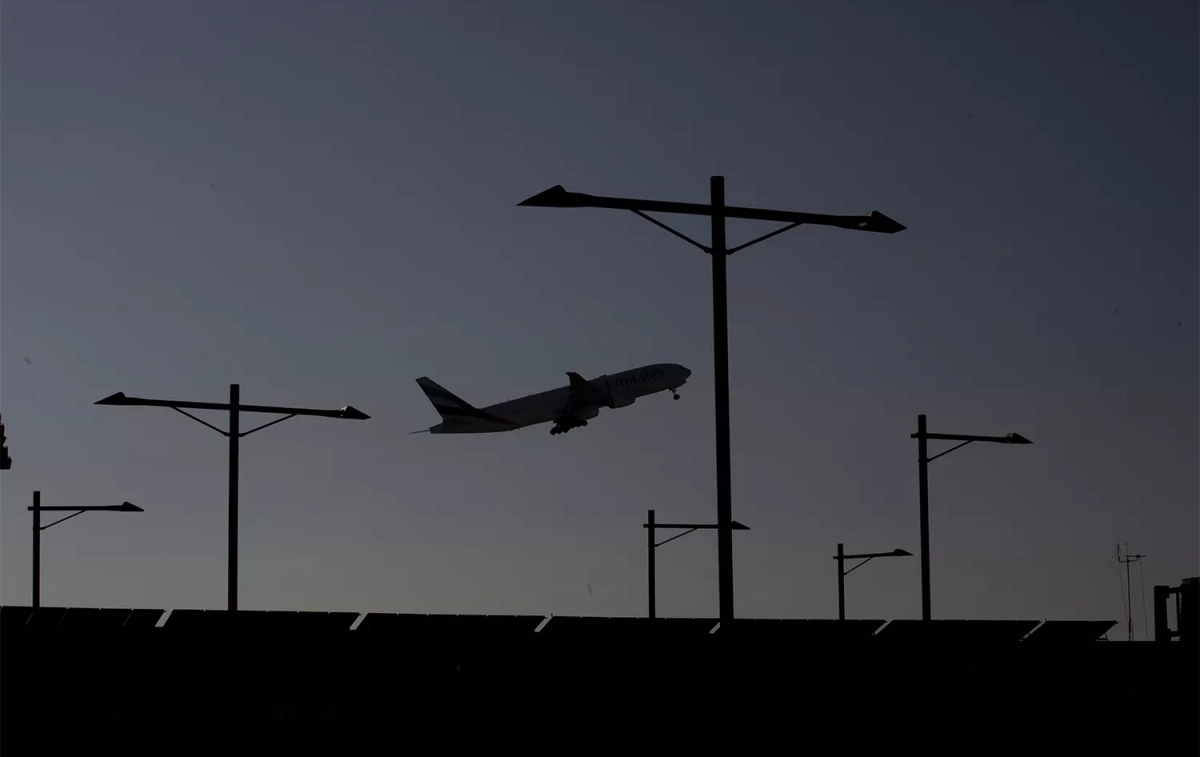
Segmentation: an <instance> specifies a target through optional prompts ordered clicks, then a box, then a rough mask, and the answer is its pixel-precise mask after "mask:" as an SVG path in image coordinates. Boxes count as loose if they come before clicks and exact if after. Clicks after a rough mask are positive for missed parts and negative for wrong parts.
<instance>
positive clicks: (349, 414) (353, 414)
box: [338, 405, 371, 421]
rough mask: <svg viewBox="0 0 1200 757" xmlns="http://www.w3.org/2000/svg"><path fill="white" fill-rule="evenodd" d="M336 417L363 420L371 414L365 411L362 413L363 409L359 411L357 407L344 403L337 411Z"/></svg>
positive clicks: (367, 418)
mask: <svg viewBox="0 0 1200 757" xmlns="http://www.w3.org/2000/svg"><path fill="white" fill-rule="evenodd" d="M338 417H339V418H345V419H347V420H352V421H365V420H369V419H370V417H371V416H369V415H367V414H366V413H364V412H363V411H361V410H359V409H357V408H354V407H351V406H350V405H346V406H345V407H343V408H342V409H341V410H339V411H338Z"/></svg>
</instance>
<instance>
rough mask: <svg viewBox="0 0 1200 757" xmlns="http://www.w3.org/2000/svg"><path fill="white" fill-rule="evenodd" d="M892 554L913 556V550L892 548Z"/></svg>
mask: <svg viewBox="0 0 1200 757" xmlns="http://www.w3.org/2000/svg"><path fill="white" fill-rule="evenodd" d="M892 556H893V557H912V552H909V551H908V550H904V549H894V550H892Z"/></svg>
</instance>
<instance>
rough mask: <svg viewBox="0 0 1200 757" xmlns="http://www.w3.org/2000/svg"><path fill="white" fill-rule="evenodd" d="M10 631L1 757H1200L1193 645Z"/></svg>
mask: <svg viewBox="0 0 1200 757" xmlns="http://www.w3.org/2000/svg"><path fill="white" fill-rule="evenodd" d="M2 615H3V623H2V624H0V671H2V675H3V678H2V682H3V688H2V699H0V710H2V711H3V723H2V728H0V733H2V739H3V743H2V744H0V751H2V752H3V754H5V755H17V754H60V753H71V752H75V751H76V750H79V751H86V752H88V753H91V752H95V751H97V750H100V751H105V752H107V751H109V750H116V751H115V753H120V754H122V755H134V754H138V755H142V754H171V755H185V754H212V753H213V750H221V751H224V752H228V753H232V754H238V755H240V754H256V753H257V754H265V753H272V754H274V753H282V752H284V751H285V750H286V751H287V752H290V753H293V754H296V753H298V754H321V753H328V752H330V751H332V750H338V751H342V750H361V749H367V750H370V751H369V752H368V753H377V752H380V753H397V752H401V751H408V752H411V751H414V750H419V751H421V752H425V751H427V750H430V749H437V750H452V751H455V750H458V749H461V748H464V747H468V748H479V747H484V748H488V749H492V750H494V749H513V748H515V749H517V750H519V751H521V752H528V751H536V752H542V751H550V752H553V753H558V754H562V753H576V752H589V753H590V752H595V751H612V750H614V749H619V750H621V751H630V750H632V751H642V750H646V749H655V750H670V751H672V752H675V751H682V750H685V749H686V750H695V749H702V750H704V751H707V750H709V749H728V750H732V751H736V752H738V753H763V752H768V751H770V752H774V751H778V750H787V751H800V752H804V751H820V752H836V753H838V754H866V753H868V752H879V751H880V750H888V751H889V752H903V753H905V754H908V753H917V754H956V755H974V754H1028V755H1034V754H1037V755H1044V754H1087V753H1098V752H1099V751H1100V750H1104V751H1105V752H1109V751H1111V750H1122V749H1129V750H1131V751H1133V750H1136V752H1137V753H1140V754H1158V755H1176V754H1188V755H1195V754H1197V753H1200V741H1198V739H1197V733H1198V725H1197V712H1200V697H1198V696H1197V694H1198V687H1200V678H1198V675H1200V659H1198V658H1197V656H1196V651H1197V650H1196V648H1195V644H1185V643H1180V642H1169V643H1157V642H1144V643H1132V644H1130V643H1112V642H1105V641H1102V640H1099V641H1098V640H1097V639H1103V638H1104V636H1103V635H1104V632H1105V630H1107V629H1108V628H1109V627H1111V626H1112V625H1113V623H1111V622H1109V621H1104V622H1100V623H1092V624H1088V623H1075V624H1072V623H1057V624H1050V623H1040V622H1038V621H994V622H993V621H932V622H931V623H929V624H921V623H919V622H917V621H893V622H891V623H888V624H886V625H885V622H884V621H845V622H843V623H839V622H838V621H772V620H746V621H739V622H738V623H737V624H735V625H734V627H733V628H732V629H728V630H727V629H717V631H716V632H711V631H712V628H713V626H714V625H715V622H714V621H712V620H695V619H664V620H662V621H656V622H655V625H654V626H650V625H649V623H648V621H646V620H645V619H640V618H565V617H556V618H553V619H552V620H551V621H549V622H546V621H545V620H544V618H542V617H536V616H514V617H497V616H482V617H481V616H418V615H412V616H409V615H373V614H372V615H367V616H366V618H365V619H363V620H361V621H360V622H359V623H358V624H357V627H356V628H355V629H354V630H350V627H351V624H352V623H354V622H355V620H357V618H358V616H357V614H356V613H238V617H237V618H230V616H229V615H228V614H227V613H223V612H213V611H209V612H203V611H175V612H173V613H172V614H171V616H169V617H168V619H167V622H166V623H165V624H163V625H162V626H161V627H156V625H155V624H157V623H160V618H161V616H162V611H157V610H145V611H143V610H132V611H131V610H88V609H78V610H77V609H72V610H70V611H65V610H63V609H61V608H43V609H42V610H41V611H40V614H39V616H38V617H37V619H36V620H35V619H33V618H32V617H31V616H32V614H31V613H30V611H29V608H19V607H6V608H3V610H2ZM729 630H732V631H733V633H729V632H728V631H729ZM1031 630H1032V631H1033V632H1032V633H1031ZM35 748H37V751H34V749H35Z"/></svg>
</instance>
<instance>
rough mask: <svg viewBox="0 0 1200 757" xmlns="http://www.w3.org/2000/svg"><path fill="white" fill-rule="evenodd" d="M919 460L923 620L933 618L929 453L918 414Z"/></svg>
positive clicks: (920, 417) (923, 422) (922, 421)
mask: <svg viewBox="0 0 1200 757" xmlns="http://www.w3.org/2000/svg"><path fill="white" fill-rule="evenodd" d="M917 461H918V463H919V464H920V486H921V620H931V619H932V618H933V610H932V607H931V601H930V597H929V455H928V440H927V439H926V438H925V416H924V415H918V416H917Z"/></svg>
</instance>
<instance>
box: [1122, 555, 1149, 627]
mask: <svg viewBox="0 0 1200 757" xmlns="http://www.w3.org/2000/svg"><path fill="white" fill-rule="evenodd" d="M1143 557H1145V555H1131V554H1129V542H1125V556H1124V557H1121V545H1120V544H1117V562H1118V563H1125V587H1126V588H1125V592H1126V594H1127V595H1128V597H1129V601H1128V602H1126V603H1125V619H1126V622H1127V623H1128V628H1129V640H1130V641H1133V584H1132V583H1131V582H1130V579H1129V563H1134V562H1137V561H1138V560H1141V559H1142V558H1143Z"/></svg>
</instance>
